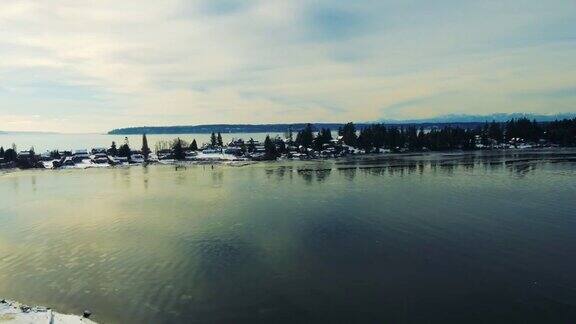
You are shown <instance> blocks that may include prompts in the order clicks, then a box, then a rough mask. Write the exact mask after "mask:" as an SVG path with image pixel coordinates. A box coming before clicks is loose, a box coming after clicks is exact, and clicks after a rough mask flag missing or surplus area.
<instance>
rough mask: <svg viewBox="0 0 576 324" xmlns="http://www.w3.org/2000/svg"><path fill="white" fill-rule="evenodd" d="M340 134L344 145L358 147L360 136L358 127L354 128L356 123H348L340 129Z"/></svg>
mask: <svg viewBox="0 0 576 324" xmlns="http://www.w3.org/2000/svg"><path fill="white" fill-rule="evenodd" d="M338 133H339V134H340V135H341V136H342V140H343V141H344V144H346V145H350V146H356V144H357V140H358V136H357V135H356V126H354V123H348V124H346V125H344V127H343V128H342V129H340V131H339V132H338Z"/></svg>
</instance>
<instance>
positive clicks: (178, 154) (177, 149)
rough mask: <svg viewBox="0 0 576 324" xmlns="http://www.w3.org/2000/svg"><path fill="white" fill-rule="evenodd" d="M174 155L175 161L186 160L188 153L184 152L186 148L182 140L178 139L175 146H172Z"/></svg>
mask: <svg viewBox="0 0 576 324" xmlns="http://www.w3.org/2000/svg"><path fill="white" fill-rule="evenodd" d="M172 153H173V154H174V159H176V160H184V158H185V157H186V153H185V152H184V147H183V146H182V140H181V139H180V138H177V139H176V141H174V146H172Z"/></svg>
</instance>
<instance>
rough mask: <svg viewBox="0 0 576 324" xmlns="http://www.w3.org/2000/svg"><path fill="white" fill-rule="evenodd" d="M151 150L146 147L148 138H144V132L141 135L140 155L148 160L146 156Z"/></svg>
mask: <svg viewBox="0 0 576 324" xmlns="http://www.w3.org/2000/svg"><path fill="white" fill-rule="evenodd" d="M151 152H152V151H151V150H150V148H149V147H148V139H147V138H146V134H143V135H142V155H144V159H146V160H148V156H149V155H150V153H151Z"/></svg>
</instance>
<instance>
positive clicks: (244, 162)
mask: <svg viewBox="0 0 576 324" xmlns="http://www.w3.org/2000/svg"><path fill="white" fill-rule="evenodd" d="M509 154H512V155H530V154H539V155H542V157H544V156H546V155H555V158H554V159H551V160H550V161H564V162H576V148H575V147H559V148H531V149H496V150H470V151H428V152H401V153H370V154H357V155H349V156H346V157H329V158H310V159H297V158H279V159H276V160H261V161H257V160H250V159H241V158H240V159H235V160H230V159H198V160H161V161H155V162H144V163H125V164H117V165H98V164H88V163H86V164H83V165H79V166H71V167H68V166H65V167H59V168H24V169H23V168H18V167H16V166H14V167H9V168H0V174H2V173H16V172H20V171H30V170H42V171H64V170H87V169H91V170H93V169H127V168H133V167H148V166H163V167H175V168H176V169H179V168H184V169H185V168H186V167H193V166H212V167H214V166H232V167H243V166H249V165H260V164H268V165H274V164H277V165H281V164H282V163H286V162H302V163H306V162H308V163H313V162H333V163H335V164H341V163H345V162H350V163H358V162H362V161H365V162H368V161H371V160H380V161H386V160H398V159H400V160H405V161H416V160H421V159H419V158H427V159H426V160H427V161H430V162H434V161H442V160H446V159H443V158H448V160H450V158H455V157H466V156H475V157H483V158H496V157H502V156H506V155H509ZM558 154H559V155H560V157H558V156H557V155H558ZM523 160H525V159H523ZM533 160H539V159H538V158H534V159H533ZM513 161H515V160H512V162H513ZM519 161H522V160H518V161H517V162H519ZM504 162H506V163H509V162H511V161H508V160H507V161H504Z"/></svg>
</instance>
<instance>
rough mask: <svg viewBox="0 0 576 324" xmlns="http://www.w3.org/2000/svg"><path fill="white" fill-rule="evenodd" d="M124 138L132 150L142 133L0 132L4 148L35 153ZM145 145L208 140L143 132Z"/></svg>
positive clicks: (257, 137)
mask: <svg viewBox="0 0 576 324" xmlns="http://www.w3.org/2000/svg"><path fill="white" fill-rule="evenodd" d="M268 134H269V135H270V136H276V135H283V134H279V133H223V134H222V139H223V141H224V142H225V143H227V142H229V141H230V140H231V139H232V138H243V139H246V140H248V139H250V138H251V137H252V138H254V139H255V140H259V141H263V140H264V139H265V138H266V135H268ZM125 137H128V140H129V144H130V146H131V147H132V148H133V149H140V148H141V147H142V135H128V136H126V135H105V134H42V135H39V134H29V133H0V146H3V147H4V148H9V147H12V144H13V143H14V144H16V146H17V148H18V149H19V150H28V149H29V148H30V147H34V149H35V150H36V152H39V153H42V152H45V151H47V150H49V151H51V150H61V151H62V150H76V149H92V148H95V147H110V145H111V144H112V141H115V142H116V144H117V145H120V144H124V139H125ZM146 137H147V138H148V145H149V146H150V148H151V149H152V150H154V145H155V144H156V143H157V142H158V141H172V140H174V139H175V138H177V137H179V138H181V139H183V140H185V141H187V142H192V140H193V139H196V141H197V142H198V146H200V145H201V144H202V143H209V142H210V134H174V135H172V134H167V135H153V134H151V135H147V136H146Z"/></svg>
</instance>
